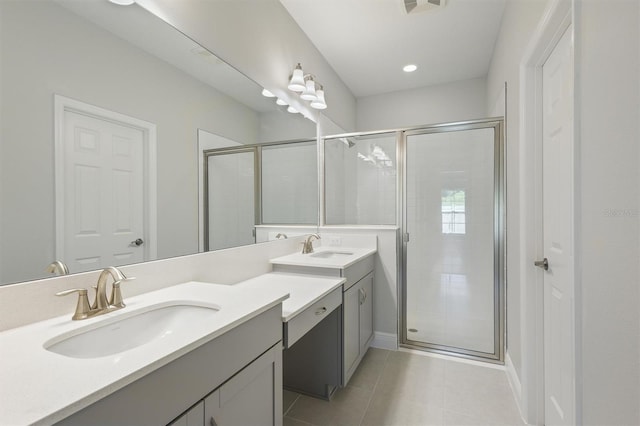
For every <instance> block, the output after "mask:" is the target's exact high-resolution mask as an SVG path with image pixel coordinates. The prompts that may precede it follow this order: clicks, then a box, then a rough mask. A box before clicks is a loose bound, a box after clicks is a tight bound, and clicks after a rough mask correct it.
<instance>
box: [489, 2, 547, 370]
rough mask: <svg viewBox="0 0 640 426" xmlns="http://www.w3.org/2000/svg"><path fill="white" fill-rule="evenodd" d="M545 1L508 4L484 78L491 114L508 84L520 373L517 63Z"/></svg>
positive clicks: (514, 331) (510, 295)
mask: <svg viewBox="0 0 640 426" xmlns="http://www.w3.org/2000/svg"><path fill="white" fill-rule="evenodd" d="M546 2H547V0H530V1H508V2H507V3H506V7H505V11H504V15H503V16H502V26H501V28H500V33H499V35H498V40H497V41H496V47H495V51H494V53H493V58H492V60H491V66H490V68H489V74H488V76H487V97H486V101H487V103H486V110H487V111H492V110H493V109H494V107H495V104H496V101H497V99H498V98H499V97H500V96H501V93H502V90H503V88H504V82H505V81H506V82H507V86H508V88H507V120H506V139H505V145H506V151H507V182H508V185H507V352H508V355H509V357H510V358H511V361H512V362H513V366H514V368H515V370H516V372H517V374H518V376H519V377H520V376H521V373H522V353H521V352H522V351H521V345H522V343H521V333H520V315H521V312H520V285H521V283H520V279H519V277H520V238H519V235H520V229H521V226H520V221H519V216H520V208H519V196H520V195H519V183H520V179H519V173H520V172H519V166H518V163H519V156H520V148H519V134H520V116H519V114H520V74H519V72H520V69H519V67H520V61H521V59H522V54H523V53H524V49H525V47H526V46H527V44H528V43H529V40H530V38H531V35H532V34H533V30H534V29H535V27H536V25H537V24H538V21H540V18H541V17H542V12H543V10H544V7H545V4H546Z"/></svg>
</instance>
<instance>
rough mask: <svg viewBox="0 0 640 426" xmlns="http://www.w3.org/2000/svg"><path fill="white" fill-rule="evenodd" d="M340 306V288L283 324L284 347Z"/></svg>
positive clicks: (291, 343)
mask: <svg viewBox="0 0 640 426" xmlns="http://www.w3.org/2000/svg"><path fill="white" fill-rule="evenodd" d="M340 304H342V286H340V287H338V288H336V289H335V290H333V291H332V292H331V293H329V294H327V295H326V296H324V297H323V298H322V299H320V300H318V301H317V302H316V303H314V304H313V305H311V306H309V307H308V308H307V309H305V310H304V311H302V312H301V313H300V314H298V315H296V316H295V317H294V318H292V319H291V320H290V321H289V322H286V323H285V324H284V342H283V343H284V347H285V348H288V347H290V346H292V345H293V344H294V343H295V342H297V341H298V339H300V338H301V337H302V336H304V335H305V334H306V333H307V332H308V331H309V330H311V329H312V328H313V327H314V326H315V325H316V324H318V323H319V322H320V321H322V320H323V319H325V318H326V317H327V315H328V314H330V313H331V312H333V310H334V309H336V308H337V307H338V306H340Z"/></svg>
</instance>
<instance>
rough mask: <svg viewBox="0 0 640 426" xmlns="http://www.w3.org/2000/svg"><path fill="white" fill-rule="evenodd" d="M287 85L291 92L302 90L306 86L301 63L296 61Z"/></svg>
mask: <svg viewBox="0 0 640 426" xmlns="http://www.w3.org/2000/svg"><path fill="white" fill-rule="evenodd" d="M287 87H288V88H289V90H291V91H293V92H302V91H303V90H304V89H305V88H306V85H305V82H304V72H302V65H300V63H298V65H296V67H295V68H294V69H293V73H292V74H291V79H290V80H289V85H288V86H287Z"/></svg>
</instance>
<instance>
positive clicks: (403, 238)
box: [402, 232, 409, 243]
mask: <svg viewBox="0 0 640 426" xmlns="http://www.w3.org/2000/svg"><path fill="white" fill-rule="evenodd" d="M402 240H403V241H404V242H405V243H408V242H409V233H408V232H405V233H404V235H403V236H402Z"/></svg>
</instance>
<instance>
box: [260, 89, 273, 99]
mask: <svg viewBox="0 0 640 426" xmlns="http://www.w3.org/2000/svg"><path fill="white" fill-rule="evenodd" d="M262 96H264V97H265V98H275V97H276V95H274V94H273V93H271V92H270V91H268V90H267V89H262Z"/></svg>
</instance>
